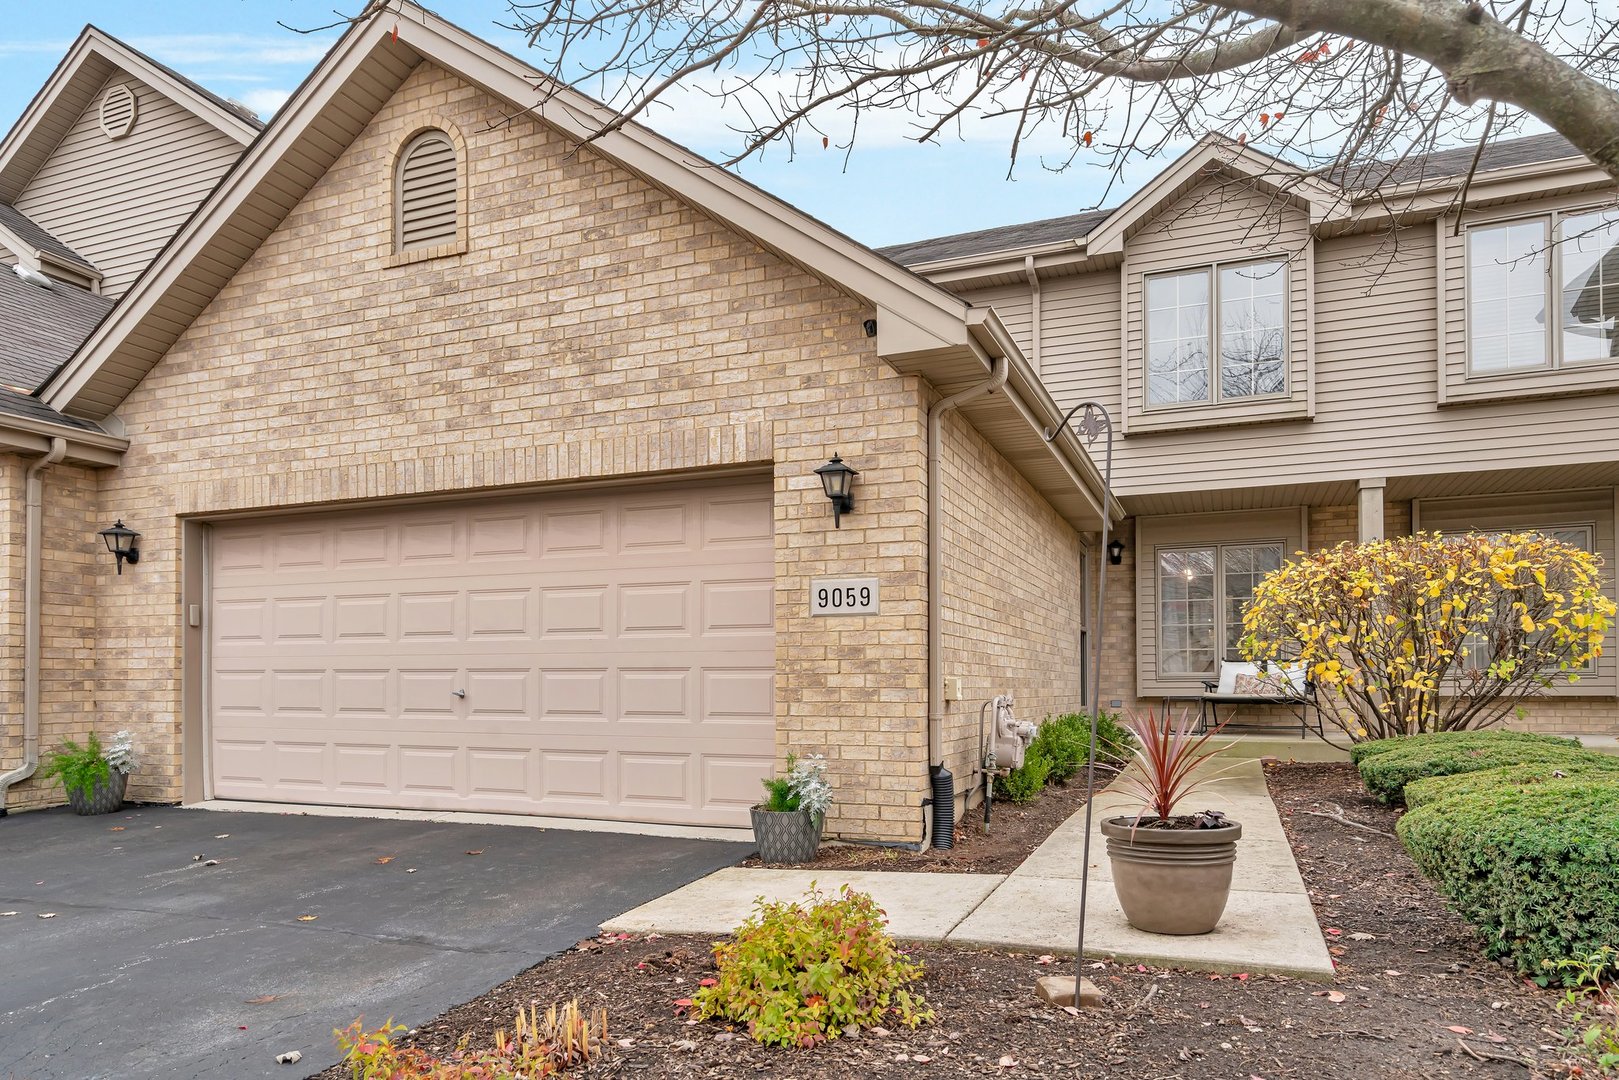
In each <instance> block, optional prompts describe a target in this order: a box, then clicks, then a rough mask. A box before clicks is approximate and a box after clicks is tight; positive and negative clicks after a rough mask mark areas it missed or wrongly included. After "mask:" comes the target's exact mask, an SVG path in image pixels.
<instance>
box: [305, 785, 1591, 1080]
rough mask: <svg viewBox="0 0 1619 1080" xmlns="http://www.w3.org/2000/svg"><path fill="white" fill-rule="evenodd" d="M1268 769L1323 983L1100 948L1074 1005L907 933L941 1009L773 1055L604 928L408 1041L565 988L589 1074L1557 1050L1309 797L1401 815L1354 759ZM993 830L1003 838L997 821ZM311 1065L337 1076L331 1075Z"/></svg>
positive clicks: (815, 1075) (1501, 972)
mask: <svg viewBox="0 0 1619 1080" xmlns="http://www.w3.org/2000/svg"><path fill="white" fill-rule="evenodd" d="M1266 773H1267V779H1268V781H1269V784H1270V789H1271V795H1272V797H1273V798H1274V799H1275V801H1276V803H1277V806H1278V808H1279V809H1280V811H1281V814H1282V819H1283V824H1284V827H1285V829H1286V831H1287V834H1288V837H1289V839H1290V840H1291V842H1292V844H1293V847H1294V850H1295V853H1296V855H1297V857H1298V862H1299V868H1300V871H1301V873H1302V874H1303V877H1304V881H1305V884H1306V886H1307V887H1308V889H1309V891H1310V896H1311V899H1312V901H1313V903H1314V904H1315V907H1316V913H1317V915H1318V917H1319V918H1320V919H1321V922H1322V925H1323V927H1325V928H1328V930H1327V937H1328V939H1329V942H1330V944H1331V946H1332V948H1333V950H1334V952H1335V954H1336V959H1337V962H1338V964H1339V971H1338V976H1337V978H1336V980H1335V981H1334V982H1333V983H1331V984H1330V985H1326V986H1322V985H1318V984H1314V983H1310V982H1305V981H1301V980H1297V979H1290V978H1282V977H1274V976H1260V975H1253V976H1250V977H1247V978H1243V977H1241V976H1225V977H1215V976H1210V975H1207V974H1201V973H1190V972H1172V971H1164V970H1155V969H1147V968H1138V967H1136V966H1133V965H1117V964H1105V965H1097V966H1092V967H1089V968H1088V969H1087V974H1088V975H1090V977H1092V978H1093V979H1095V980H1096V981H1097V982H1098V983H1099V984H1100V985H1101V986H1102V987H1103V988H1104V989H1105V990H1106V991H1107V993H1108V995H1109V998H1108V1004H1107V1007H1106V1008H1104V1009H1101V1010H1086V1011H1084V1012H1082V1013H1081V1014H1080V1015H1078V1016H1070V1015H1069V1014H1067V1013H1065V1012H1063V1011H1061V1010H1058V1009H1055V1008H1053V1007H1050V1006H1046V1005H1043V1004H1041V1003H1040V1002H1038V1001H1037V1000H1036V999H1035V998H1034V996H1033V992H1032V991H1033V984H1034V980H1035V979H1036V978H1037V977H1039V976H1040V975H1045V974H1052V973H1062V972H1066V971H1069V970H1071V962H1070V961H1069V960H1068V959H1066V958H1062V957H1057V958H1054V959H1052V958H1041V957H1036V956H1031V955H1027V954H1021V955H1020V954H1007V953H1000V952H985V951H977V950H966V949H958V948H952V947H942V946H928V947H917V948H915V949H913V950H912V952H913V954H914V955H915V956H916V957H917V958H918V959H920V960H921V961H922V962H923V963H924V964H925V965H926V975H925V978H924V981H923V982H922V983H921V984H920V990H921V992H922V994H923V995H924V996H925V997H926V998H927V1003H928V1005H930V1006H931V1007H932V1008H933V1009H935V1010H936V1011H937V1013H938V1017H939V1019H938V1022H937V1023H935V1024H933V1025H930V1026H926V1027H923V1028H920V1029H918V1030H916V1031H905V1030H902V1029H899V1028H898V1027H896V1028H895V1029H894V1030H893V1031H892V1032H891V1033H888V1034H883V1033H880V1032H877V1031H866V1032H862V1033H860V1034H859V1035H858V1036H857V1037H855V1038H844V1039H838V1040H836V1041H834V1042H832V1043H830V1044H827V1045H825V1046H822V1047H819V1048H817V1049H815V1050H811V1051H783V1050H772V1049H766V1048H764V1047H760V1046H757V1045H755V1044H754V1043H753V1042H751V1041H750V1040H749V1039H748V1038H747V1036H746V1034H745V1033H743V1032H740V1031H733V1030H728V1029H727V1028H726V1026H725V1025H723V1024H720V1023H718V1022H703V1023H696V1024H693V1023H690V1022H688V1020H687V1018H686V1017H685V1016H683V1015H678V1013H679V1012H680V1010H678V1009H677V1006H676V1004H675V1002H676V1001H677V1000H681V999H687V998H690V997H691V996H692V994H693V992H694V991H695V990H696V989H697V987H698V984H699V983H700V981H701V980H702V979H704V978H706V977H709V975H710V974H711V969H710V961H709V948H708V946H709V941H708V940H707V939H703V938H693V937H680V938H674V937H667V938H631V939H624V940H619V939H616V938H614V939H603V940H600V941H594V942H589V943H583V944H582V947H580V948H576V949H573V950H570V951H569V952H567V953H565V954H563V955H562V956H559V957H556V958H555V959H552V960H550V961H548V962H546V963H543V964H540V965H538V966H536V967H534V968H531V969H530V970H528V971H526V972H524V973H523V974H521V975H519V976H517V977H516V978H514V979H512V980H510V981H509V982H507V983H505V984H503V985H502V986H500V987H497V988H496V989H495V990H493V991H491V992H490V993H488V994H486V995H484V996H483V997H481V998H479V999H477V1000H475V1001H473V1002H469V1003H468V1004H466V1005H463V1006H460V1007H458V1008H456V1009H454V1010H451V1011H450V1012H449V1013H447V1014H445V1015H444V1016H442V1017H440V1018H439V1019H437V1020H435V1021H434V1022H433V1023H431V1024H428V1025H425V1026H424V1027H423V1028H422V1029H421V1030H420V1031H418V1032H417V1033H416V1034H415V1036H414V1041H415V1042H416V1043H417V1044H418V1045H421V1046H424V1047H427V1048H429V1049H432V1050H435V1051H447V1050H449V1049H451V1048H453V1047H454V1045H455V1044H456V1042H457V1041H458V1040H460V1039H461V1038H462V1037H463V1036H464V1035H470V1036H471V1038H472V1039H473V1040H475V1041H476V1040H487V1039H488V1037H489V1033H490V1032H491V1031H492V1030H493V1029H494V1028H495V1027H501V1026H504V1027H509V1026H510V1024H511V1017H512V1015H513V1014H514V1013H515V1011H516V1010H517V1008H519V1007H520V1006H526V1005H528V1004H529V1003H530V1002H536V1001H537V1002H540V1003H542V1005H543V1004H549V1003H550V1002H552V1001H556V1000H559V999H567V998H571V997H574V996H578V997H579V998H580V999H581V1003H582V1004H584V1005H587V1006H590V1007H595V1006H605V1007H606V1009H607V1011H608V1016H609V1024H610V1028H611V1039H610V1048H611V1055H610V1057H609V1058H608V1060H607V1061H606V1062H604V1063H603V1064H602V1065H600V1066H598V1067H596V1068H594V1069H592V1070H590V1071H589V1073H587V1074H586V1075H604V1076H623V1077H634V1076H644V1077H649V1078H654V1077H688V1076H689V1077H745V1076H747V1077H751V1076H771V1077H793V1078H795V1080H833V1078H836V1080H848V1078H850V1077H874V1078H888V1077H929V1078H931V1077H982V1076H1020V1075H1053V1076H1068V1075H1074V1076H1086V1077H1091V1076H1103V1077H1117V1078H1141V1080H1145V1078H1149V1077H1165V1078H1168V1077H1177V1078H1184V1080H1192V1078H1201V1077H1210V1078H1213V1077H1234V1078H1237V1080H1242V1078H1247V1077H1260V1078H1263V1080H1277V1078H1280V1077H1299V1078H1317V1077H1321V1078H1334V1080H1337V1078H1342V1080H1360V1078H1363V1077H1372V1076H1376V1077H1387V1078H1395V1080H1418V1078H1429V1077H1448V1076H1456V1077H1513V1078H1518V1077H1529V1076H1534V1075H1550V1074H1554V1073H1555V1072H1556V1071H1557V1064H1556V1063H1557V1062H1558V1060H1559V1059H1560V1058H1561V1054H1560V1053H1559V1052H1558V1051H1557V1050H1555V1049H1553V1047H1555V1046H1556V1045H1557V1044H1558V1041H1559V1040H1558V1039H1557V1037H1556V1035H1555V1029H1556V1028H1557V1027H1558V1026H1559V1025H1558V1022H1557V1019H1556V1017H1555V1014H1554V1011H1553V1006H1554V1002H1555V997H1554V995H1553V994H1552V993H1551V992H1549V991H1545V990H1540V989H1538V988H1536V987H1534V986H1533V985H1531V984H1527V983H1525V982H1524V981H1523V980H1520V979H1518V978H1516V977H1514V976H1513V975H1511V974H1510V973H1509V972H1508V971H1506V970H1505V969H1503V968H1502V967H1501V966H1499V965H1497V964H1494V963H1491V962H1489V961H1487V960H1485V959H1484V958H1483V957H1482V955H1481V953H1480V952H1479V949H1478V947H1477V944H1476V940H1475V938H1474V936H1473V934H1472V932H1471V931H1470V930H1469V928H1468V927H1467V926H1466V925H1465V924H1464V923H1463V922H1462V921H1461V920H1459V919H1458V918H1456V917H1455V916H1453V915H1452V914H1450V913H1449V912H1448V911H1447V910H1446V909H1445V906H1444V904H1443V902H1442V901H1441V899H1440V898H1439V896H1438V895H1437V893H1436V892H1435V891H1434V889H1433V887H1432V885H1430V884H1429V883H1428V882H1427V881H1426V880H1425V879H1424V878H1423V877H1422V876H1421V875H1420V874H1419V873H1418V872H1417V870H1416V868H1415V866H1414V865H1413V864H1412V862H1411V860H1410V858H1409V857H1408V856H1407V855H1406V853H1405V851H1404V850H1403V849H1402V848H1401V847H1400V844H1399V842H1398V841H1397V840H1395V839H1394V838H1393V837H1392V836H1387V837H1384V836H1380V835H1374V834H1372V833H1368V832H1364V831H1362V830H1358V829H1351V828H1348V827H1346V826H1344V825H1342V824H1339V823H1337V822H1335V821H1331V820H1328V819H1327V818H1323V817H1314V816H1310V815H1309V814H1308V813H1307V811H1311V810H1316V811H1324V812H1330V805H1329V804H1337V805H1338V806H1340V807H1342V809H1343V812H1344V814H1345V815H1346V816H1347V817H1348V818H1350V819H1352V820H1355V821H1359V822H1362V823H1365V824H1367V825H1371V826H1373V827H1374V828H1377V829H1381V830H1386V831H1388V832H1390V833H1392V831H1393V827H1394V821H1395V819H1396V816H1397V815H1396V813H1395V812H1394V811H1392V810H1390V809H1388V808H1386V807H1383V806H1380V805H1378V804H1377V803H1376V802H1375V801H1373V800H1372V799H1371V798H1370V797H1369V796H1367V795H1366V794H1365V793H1364V791H1363V789H1362V788H1361V786H1360V783H1359V780H1358V777H1357V776H1356V773H1355V770H1354V768H1353V767H1352V766H1349V765H1338V764H1333V765H1300V764H1286V765H1279V766H1272V767H1270V768H1268V769H1267V770H1266ZM1063 793H1064V789H1060V788H1054V789H1051V790H1050V791H1048V793H1047V795H1046V798H1045V799H1044V800H1042V802H1048V803H1055V801H1056V799H1058V798H1060V797H1061V796H1062V794H1063ZM1039 806H1040V804H1039V803H1036V804H1034V806H1032V807H1031V808H1030V812H1035V811H1037V810H1038V808H1039ZM1002 810H1003V807H1002V806H1000V805H997V807H996V811H995V814H996V823H997V825H999V824H1000V823H1001V822H1002V821H1003V820H1005V818H1003V815H1002ZM1010 816H1011V815H1006V817H1010ZM991 836H992V838H994V839H996V840H997V841H998V840H999V839H1001V834H1000V833H999V832H998V831H997V832H996V833H992V834H991ZM817 865H822V864H819V863H818V864H817ZM1042 959H1045V960H1046V962H1042ZM1327 995H1341V1000H1333V999H1332V997H1329V996H1327ZM347 1019H348V1018H342V1022H346V1021H347ZM368 1019H369V1018H368ZM334 1023H336V1022H335V1021H334ZM619 1040H623V1044H622V1045H619ZM321 1075H322V1080H338V1078H339V1077H340V1076H342V1075H343V1074H342V1073H341V1071H340V1070H337V1069H332V1070H328V1071H327V1072H326V1073H324V1074H321Z"/></svg>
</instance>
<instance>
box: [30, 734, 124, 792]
mask: <svg viewBox="0 0 1619 1080" xmlns="http://www.w3.org/2000/svg"><path fill="white" fill-rule="evenodd" d="M39 778H40V779H41V780H61V781H62V790H64V791H70V792H72V791H76V792H78V793H79V794H80V795H82V796H83V797H84V798H86V799H88V798H91V797H92V796H93V795H94V794H95V790H96V785H98V784H104V783H106V782H107V781H108V780H110V779H111V778H112V766H111V765H109V764H107V759H106V756H105V755H104V753H103V752H102V749H101V739H100V738H99V737H97V735H96V733H95V732H93V731H92V732H91V733H90V737H89V738H88V739H86V740H85V743H84V745H83V746H80V745H79V744H78V743H76V742H74V741H73V740H72V739H63V740H62V744H61V745H60V746H58V747H57V748H56V749H55V750H53V751H51V753H50V754H49V755H48V756H47V757H46V759H45V767H44V768H43V769H41V770H40V771H39Z"/></svg>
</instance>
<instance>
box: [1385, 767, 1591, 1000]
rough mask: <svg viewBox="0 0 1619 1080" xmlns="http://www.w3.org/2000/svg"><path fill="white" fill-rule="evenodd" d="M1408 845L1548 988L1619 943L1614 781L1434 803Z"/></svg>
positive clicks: (1417, 816)
mask: <svg viewBox="0 0 1619 1080" xmlns="http://www.w3.org/2000/svg"><path fill="white" fill-rule="evenodd" d="M1397 828H1398V832H1399V835H1400V840H1401V842H1402V843H1404V844H1405V848H1406V850H1407V851H1409V852H1410V853H1411V858H1412V859H1413V860H1415V862H1416V864H1417V866H1418V867H1419V868H1420V869H1421V870H1422V872H1423V873H1425V874H1427V875H1428V876H1429V877H1431V878H1433V879H1434V881H1435V882H1436V883H1437V884H1438V886H1439V889H1440V891H1441V892H1443V893H1444V894H1445V895H1446V896H1447V897H1449V898H1450V900H1451V903H1452V904H1453V905H1454V907H1455V909H1456V911H1457V912H1458V913H1459V914H1460V915H1461V916H1462V917H1463V918H1465V919H1467V920H1468V921H1469V922H1471V923H1473V924H1474V926H1476V927H1477V928H1478V930H1479V933H1480V935H1481V936H1482V937H1483V939H1484V947H1485V951H1486V952H1487V953H1488V954H1489V955H1490V956H1492V957H1502V958H1506V959H1508V960H1510V961H1511V962H1512V963H1513V964H1514V965H1516V967H1517V969H1518V971H1519V972H1520V973H1522V974H1525V975H1530V976H1533V977H1535V978H1537V979H1538V980H1540V981H1541V982H1554V981H1562V982H1565V983H1572V982H1573V981H1575V980H1576V979H1577V974H1576V973H1574V972H1572V971H1571V970H1570V969H1567V968H1560V967H1558V965H1559V964H1561V963H1562V962H1563V961H1566V960H1576V959H1581V958H1584V957H1588V956H1590V955H1592V954H1593V953H1596V952H1597V951H1599V950H1600V949H1601V948H1602V947H1603V946H1606V945H1611V944H1612V943H1614V942H1615V941H1619V877H1616V876H1615V875H1614V872H1613V868H1614V867H1615V866H1619V803H1616V802H1615V798H1614V785H1613V784H1612V783H1611V782H1609V781H1607V780H1593V779H1590V778H1586V777H1570V778H1568V779H1562V780H1548V781H1546V782H1544V783H1541V784H1535V785H1532V786H1528V787H1499V788H1494V789H1491V790H1485V791H1475V792H1473V793H1471V794H1467V795H1457V796H1455V797H1453V798H1448V799H1443V800H1441V801H1438V802H1431V803H1429V804H1427V805H1426V806H1423V807H1422V808H1421V809H1418V810H1412V811H1411V812H1410V813H1408V814H1406V815H1405V817H1403V818H1402V819H1401V820H1400V823H1399V825H1398V827H1397Z"/></svg>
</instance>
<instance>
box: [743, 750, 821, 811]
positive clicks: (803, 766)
mask: <svg viewBox="0 0 1619 1080" xmlns="http://www.w3.org/2000/svg"><path fill="white" fill-rule="evenodd" d="M759 782H760V783H761V784H763V785H764V788H765V801H764V802H763V803H761V804H760V808H761V809H764V810H770V811H772V812H774V813H778V814H783V813H790V812H792V811H794V810H808V811H809V812H810V813H812V814H815V815H816V816H820V815H823V814H825V813H826V810H827V807H829V806H831V805H832V785H831V784H829V783H827V780H826V758H824V757H822V756H821V755H820V754H811V755H809V756H808V757H805V758H800V757H798V756H797V755H796V754H788V755H787V775H785V776H771V777H767V778H765V779H762V780H760V781H759Z"/></svg>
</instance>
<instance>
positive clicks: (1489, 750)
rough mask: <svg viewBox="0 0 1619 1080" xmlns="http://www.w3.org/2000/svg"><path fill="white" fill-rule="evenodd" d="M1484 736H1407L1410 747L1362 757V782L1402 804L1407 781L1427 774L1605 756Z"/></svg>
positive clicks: (1564, 763)
mask: <svg viewBox="0 0 1619 1080" xmlns="http://www.w3.org/2000/svg"><path fill="white" fill-rule="evenodd" d="M1480 734H1483V733H1482V732H1479V733H1471V734H1469V733H1466V732H1458V733H1456V734H1455V735H1453V736H1451V737H1449V738H1444V737H1435V738H1432V739H1423V740H1422V741H1420V742H1419V741H1416V740H1417V739H1420V738H1421V736H1413V737H1412V738H1411V739H1409V740H1401V741H1402V742H1405V743H1406V745H1404V746H1396V747H1392V748H1390V749H1389V750H1387V751H1384V752H1383V753H1380V754H1373V755H1371V756H1369V757H1362V758H1361V761H1360V778H1361V781H1362V782H1363V783H1364V784H1365V785H1366V790H1367V791H1369V792H1371V793H1372V794H1373V795H1375V796H1376V797H1377V799H1378V801H1380V802H1385V803H1400V802H1403V801H1404V799H1405V785H1407V784H1409V783H1410V782H1411V781H1413V780H1419V779H1421V778H1422V777H1425V776H1450V775H1453V774H1455V773H1469V772H1478V771H1480V770H1481V769H1495V768H1500V767H1502V766H1505V765H1525V764H1533V765H1551V766H1553V767H1563V766H1569V765H1580V764H1585V763H1588V762H1590V761H1592V760H1593V759H1596V758H1600V757H1601V755H1599V754H1597V753H1595V752H1593V751H1590V750H1586V749H1583V748H1582V747H1581V746H1580V745H1579V744H1578V742H1574V743H1572V744H1569V743H1563V744H1558V743H1548V742H1533V741H1524V740H1522V739H1512V738H1506V739H1501V738H1495V739H1489V740H1483V741H1481V740H1480V739H1479V735H1480ZM1492 734H1498V735H1510V734H1511V733H1510V732H1497V733H1492Z"/></svg>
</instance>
